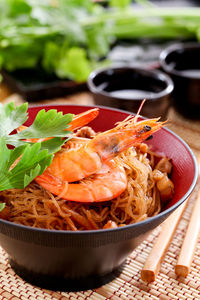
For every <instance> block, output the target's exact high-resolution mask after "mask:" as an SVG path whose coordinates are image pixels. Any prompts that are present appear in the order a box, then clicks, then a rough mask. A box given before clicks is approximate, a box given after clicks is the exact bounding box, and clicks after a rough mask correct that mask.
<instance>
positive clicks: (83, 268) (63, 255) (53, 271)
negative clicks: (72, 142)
mask: <svg viewBox="0 0 200 300" xmlns="http://www.w3.org/2000/svg"><path fill="white" fill-rule="evenodd" d="M42 108H45V109H46V110H48V109H52V108H54V109H57V110H58V111H63V112H64V113H69V112H70V113H75V114H78V113H80V112H83V111H85V110H87V109H90V108H92V107H91V106H79V105H46V106H35V107H30V108H29V110H28V111H29V120H28V123H27V125H30V124H31V123H32V122H33V120H34V118H35V116H36V114H37V112H38V111H39V110H40V109H42ZM99 109H100V113H99V116H98V117H97V118H96V119H95V120H93V121H92V122H91V126H92V127H93V128H94V129H95V130H96V131H104V130H108V129H110V128H112V127H113V126H114V124H115V123H116V122H118V121H122V120H123V119H124V118H126V117H127V116H128V115H129V113H128V112H125V111H122V110H117V109H111V108H107V107H100V108H99ZM147 143H148V144H150V145H151V147H152V150H153V151H156V152H158V153H162V154H164V155H166V156H168V157H170V158H171V159H172V163H173V174H172V180H173V182H174V185H175V193H174V196H173V199H172V200H171V201H170V203H169V204H168V206H167V207H166V208H165V209H164V210H163V211H162V212H160V213H159V214H158V215H156V216H154V217H151V218H148V219H146V220H144V221H142V222H138V223H135V224H131V225H127V226H123V227H119V228H115V229H104V230H103V229H102V230H94V231H90V230H88V231H76V232H73V231H56V230H46V229H38V228H31V227H27V226H23V225H18V224H14V223H11V222H9V221H5V220H0V244H1V246H2V247H3V248H4V250H5V251H6V252H7V254H8V258H9V262H10V263H11V266H12V267H13V268H14V270H15V271H16V273H17V274H18V275H20V276H21V277H22V278H23V279H25V280H27V281H29V282H31V283H33V284H36V285H38V286H40V287H45V288H48V289H56V290H58V289H59V290H61V289H62V290H84V289H89V288H94V287H97V286H100V285H102V284H104V283H106V282H108V281H109V280H111V279H113V278H114V276H116V275H118V272H120V271H121V270H122V268H123V264H124V262H125V260H126V258H127V256H128V255H129V254H130V253H131V252H132V251H133V250H134V248H135V247H137V246H138V245H139V244H140V243H141V242H142V241H143V240H144V239H145V238H146V237H147V235H148V234H149V233H150V232H151V231H152V230H153V229H154V228H156V227H157V226H158V225H160V224H161V223H162V222H163V221H164V220H165V219H166V218H167V217H168V216H169V215H170V214H171V213H172V212H173V211H174V210H175V209H176V208H177V207H178V206H179V205H180V204H181V203H183V202H184V201H185V200H186V199H187V198H188V196H189V195H190V193H191V192H192V190H193V188H194V186H195V184H196V180H197V164H196V160H195V157H194V155H193V153H192V151H191V150H190V148H189V147H188V145H187V144H186V143H185V142H184V141H183V140H182V139H181V138H180V137H178V136H177V135H176V134H175V133H173V132H172V131H170V130H168V129H166V128H162V129H161V130H160V131H158V132H156V133H155V134H154V137H153V139H151V140H149V141H147Z"/></svg>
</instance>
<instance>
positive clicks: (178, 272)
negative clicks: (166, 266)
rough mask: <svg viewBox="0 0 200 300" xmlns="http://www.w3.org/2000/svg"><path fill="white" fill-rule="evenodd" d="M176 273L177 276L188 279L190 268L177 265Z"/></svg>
mask: <svg viewBox="0 0 200 300" xmlns="http://www.w3.org/2000/svg"><path fill="white" fill-rule="evenodd" d="M175 273H176V275H177V276H182V277H187V276H188V274H189V268H188V267H187V266H183V265H176V266H175Z"/></svg>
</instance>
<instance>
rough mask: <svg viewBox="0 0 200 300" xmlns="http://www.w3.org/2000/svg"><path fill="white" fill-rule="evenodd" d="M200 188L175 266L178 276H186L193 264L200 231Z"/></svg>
mask: <svg viewBox="0 0 200 300" xmlns="http://www.w3.org/2000/svg"><path fill="white" fill-rule="evenodd" d="M199 212H200V190H199V191H198V194H197V197H196V199H195V203H194V207H193V210H192V215H191V218H190V222H189V225H188V228H187V232H186V235H185V238H184V241H183V244H182V247H181V251H180V254H179V258H178V261H177V264H176V266H175V273H176V275H178V276H183V277H186V276H187V275H188V273H189V270H190V266H191V264H192V260H193V255H194V251H195V247H196V243H197V240H198V237H199V232H200V216H199Z"/></svg>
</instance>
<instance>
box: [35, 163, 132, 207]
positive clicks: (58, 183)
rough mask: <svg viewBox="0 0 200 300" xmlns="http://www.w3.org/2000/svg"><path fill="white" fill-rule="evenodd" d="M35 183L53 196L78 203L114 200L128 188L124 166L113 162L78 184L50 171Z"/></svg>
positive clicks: (39, 177)
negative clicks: (60, 177)
mask: <svg viewBox="0 0 200 300" xmlns="http://www.w3.org/2000/svg"><path fill="white" fill-rule="evenodd" d="M35 181H36V182H37V183H38V184H40V185H41V186H42V187H43V188H45V189H46V190H48V191H50V192H51V193H52V194H55V195H58V196H60V197H62V198H63V199H66V200H70V201H77V202H86V203H87V202H99V201H108V200H111V199H114V198H115V197H117V196H118V195H120V194H121V193H122V192H123V191H124V190H125V189H126V187H127V177H126V173H125V170H124V168H123V167H122V166H119V165H117V164H116V163H115V162H114V161H113V160H110V161H108V162H107V163H105V164H103V166H102V168H101V170H100V171H99V172H97V173H95V174H93V175H91V176H90V177H87V178H85V179H83V180H81V181H79V182H77V183H67V181H63V180H60V179H59V177H57V176H54V175H52V174H51V173H50V172H49V171H48V169H47V170H46V171H44V173H43V174H42V175H40V176H38V177H37V178H36V179H35Z"/></svg>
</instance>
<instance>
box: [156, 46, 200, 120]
mask: <svg viewBox="0 0 200 300" xmlns="http://www.w3.org/2000/svg"><path fill="white" fill-rule="evenodd" d="M160 66H161V68H162V70H163V71H164V72H166V73H167V74H169V75H170V77H171V78H172V80H173V82H174V90H173V94H172V98H173V104H174V107H175V108H176V109H177V111H178V112H180V113H181V114H183V115H184V116H185V117H187V118H190V119H200V43H196V42H193V43H179V44H174V45H171V46H169V47H167V48H166V49H164V50H163V51H162V52H161V54H160Z"/></svg>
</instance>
